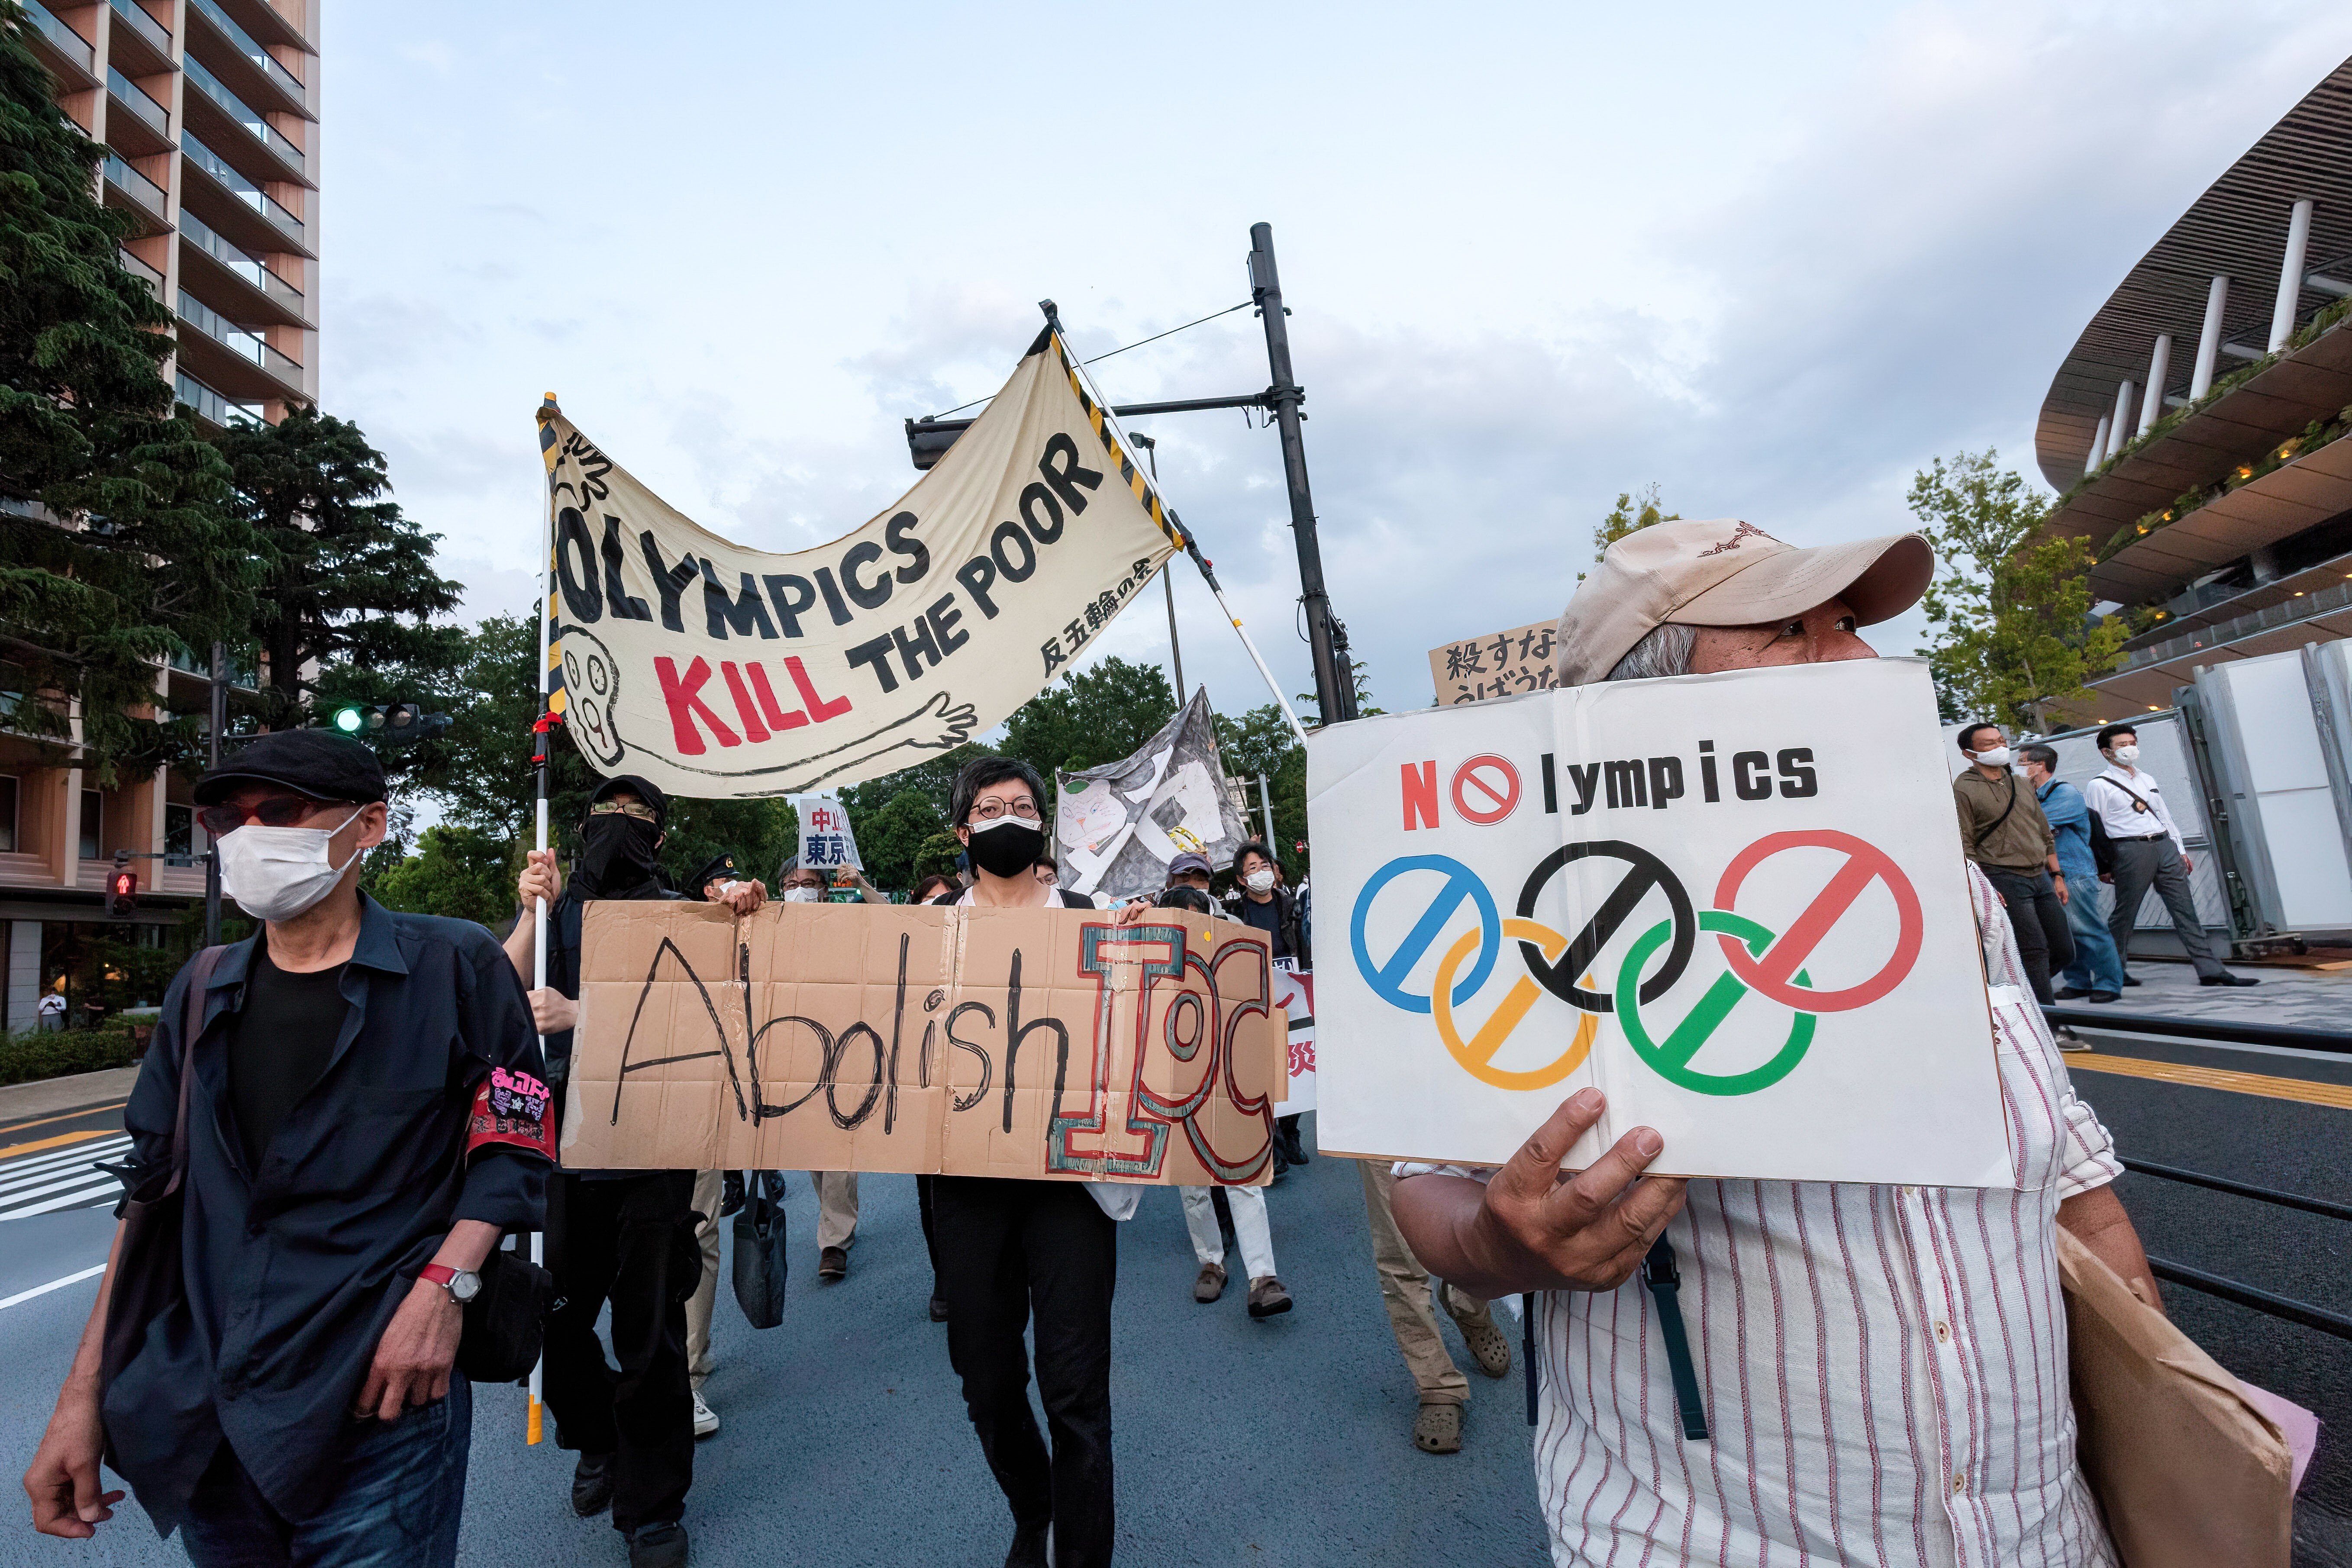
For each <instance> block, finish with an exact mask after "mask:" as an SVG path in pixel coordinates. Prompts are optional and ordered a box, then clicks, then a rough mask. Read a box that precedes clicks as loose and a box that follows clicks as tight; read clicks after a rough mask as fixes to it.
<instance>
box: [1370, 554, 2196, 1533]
mask: <svg viewBox="0 0 2352 1568" xmlns="http://www.w3.org/2000/svg"><path fill="white" fill-rule="evenodd" d="M1933 568H1934V560H1933V557H1932V556H1931V554H1930V552H1929V551H1928V549H1927V543H1926V542H1925V541H1923V540H1921V539H1920V538H1918V537H1917V536H1916V535H1915V534H1899V535H1895V536H1894V537H1892V538H1886V539H1874V540H1870V541H1867V542H1863V543H1859V544H1843V545H1828V546H1822V547H1819V548H1815V549H1811V550H1799V549H1795V548H1792V547H1791V546H1790V545H1787V544H1784V543H1782V542H1780V541H1779V540H1777V539H1774V538H1772V537H1770V536H1769V535H1768V534H1766V533H1764V532H1763V531H1761V530H1759V529H1758V528H1756V527H1755V526H1754V525H1752V524H1749V523H1745V522H1733V521H1724V522H1674V523H1660V524H1654V525H1653V526H1652V527H1650V528H1647V529H1644V530H1643V531H1641V532H1639V533H1636V534H1633V535H1632V536H1630V537H1628V538H1626V539H1622V540H1620V541H1619V542H1617V543H1616V544H1614V545H1612V546H1611V548H1610V550H1609V552H1608V554H1607V555H1606V556H1605V557H1604V558H1603V559H1602V561H1601V568H1600V570H1599V571H1597V572H1595V573H1593V574H1592V575H1591V577H1590V578H1589V579H1588V580H1587V581H1586V582H1585V583H1584V584H1583V585H1582V586H1581V587H1580V588H1579V589H1578V590H1577V594H1576V596H1575V598H1574V599H1572V600H1570V603H1569V606H1568V610H1567V613H1566V614H1565V615H1563V616H1561V617H1560V622H1559V648H1558V652H1557V660H1558V662H1557V665H1556V668H1559V670H1560V672H1561V679H1562V680H1563V681H1564V682H1565V683H1566V684H1569V685H1585V684H1591V683H1592V682H1595V681H1601V680H1624V679H1652V678H1656V677H1662V676H1676V675H1698V674H1713V673H1718V672H1722V671H1727V670H1738V669H1744V668H1757V667H1761V666H1767V665H1783V664H1810V663H1821V662H1826V661H1829V660H1833V659H1847V658H1875V657H1877V656H1876V654H1875V653H1874V651H1873V650H1872V649H1871V647H1870V646H1869V645H1868V644H1867V643H1865V642H1864V641H1863V640H1862V638H1861V637H1858V636H1856V635H1855V630H1856V628H1857V627H1859V626H1868V625H1871V624H1873V623H1875V622H1879V621H1884V620H1886V619H1888V618H1889V617H1891V616H1896V615H1899V614H1901V613H1902V612H1903V611H1904V610H1905V609H1906V608H1908V607H1909V606H1910V605H1911V604H1912V603H1913V601H1915V600H1916V598H1917V597H1918V596H1919V595H1920V593H1921V592H1922V591H1923V590H1924V589H1925V588H1926V586H1927V581H1928V576H1929V574H1930V573H1931V572H1932V570H1933ZM1717 689H1718V690H1719V691H1720V692H1721V693H1722V697H1723V700H1724V701H1725V703H1726V704H1727V705H1736V704H1737V703H1738V700H1739V683H1738V682H1737V681H1731V682H1725V683H1722V684H1720V685H1719V686H1718V687H1717ZM1923 721H1924V719H1923ZM1919 808H1920V809H1921V810H1922V811H1931V812H1941V811H1943V810H1945V809H1946V807H1945V805H1944V803H1943V802H1942V801H1941V800H1940V799H1937V800H1927V801H1921V802H1920V803H1919ZM1952 848H1953V853H1954V854H1955V855H1958V852H1959V848H1960V846H1959V843H1958V839H1957V837H1956V838H1955V840H1954V842H1953V846H1952ZM1969 889H1970V896H1971V901H1972V903H1973V906H1974V910H1975V913H1976V918H1977V923H1978V927H1979V931H1980V932H1981V934H1982V937H1983V947H1984V961H1985V965H1986V971H1987V973H1988V975H1989V976H1990V985H1991V987H1992V994H1991V995H1990V997H1989V1001H1990V1002H1992V1003H1995V1004H1997V1005H1995V1006H1993V1008H1992V1013H1993V1018H1994V1029H1995V1033H1996V1036H1997V1040H1996V1044H1997V1046H1998V1049H1997V1051H1996V1052H1995V1055H1996V1058H1997V1059H1998V1063H1999V1070H2000V1078H2001V1091H2002V1098H2003V1100H2004V1101H2005V1102H2006V1103H2007V1104H2008V1105H2009V1106H2010V1107H2011V1119H2010V1127H2011V1153H2012V1160H2013V1165H2014V1169H2013V1174H2014V1176H2015V1179H2016V1186H2015V1188H2014V1189H1985V1190H1982V1191H1977V1190H1969V1191H1957V1190H1955V1191H1946V1190H1943V1189H1938V1188H1927V1187H1885V1186H1864V1185H1858V1184H1845V1185H1837V1184H1828V1183H1808V1182H1749V1181H1706V1182H1692V1183H1689V1184H1685V1183H1683V1182H1680V1181H1677V1180H1674V1179H1672V1178H1668V1177H1663V1176H1645V1175H1643V1170H1644V1168H1645V1167H1647V1166H1648V1165H1649V1163H1650V1162H1651V1161H1652V1160H1654V1159H1655V1158H1656V1157H1657V1156H1658V1154H1659V1152H1661V1150H1662V1149H1663V1148H1664V1142H1663V1141H1662V1140H1661V1139H1660V1137H1659V1136H1658V1134H1657V1133H1656V1132H1655V1131H1653V1130H1652V1129H1649V1128H1646V1127H1637V1128H1635V1129H1633V1131H1630V1132H1628V1133H1627V1134H1626V1135H1625V1136H1624V1137H1623V1138H1622V1139H1620V1140H1618V1142H1617V1143H1616V1145H1615V1146H1614V1147H1613V1148H1612V1149H1611V1150H1610V1151H1609V1152H1607V1153H1605V1154H1604V1155H1603V1156H1602V1157H1601V1159H1600V1160H1599V1161H1597V1162H1596V1163H1594V1164H1593V1165H1592V1166H1591V1169H1589V1170H1586V1171H1585V1172H1583V1173H1580V1174H1579V1175H1577V1176H1576V1177H1574V1178H1573V1179H1572V1180H1570V1181H1566V1182H1561V1181H1559V1180H1558V1173H1559V1160H1560V1156H1561V1155H1562V1154H1563V1153H1564V1152H1566V1151H1567V1150H1568V1149H1569V1147H1570V1145H1571V1144H1572V1143H1573V1142H1574V1141H1575V1140H1576V1139H1577V1138H1578V1137H1579V1136H1580V1134H1581V1133H1583V1132H1584V1131H1585V1130H1586V1129H1588V1128H1590V1127H1591V1126H1592V1125H1593V1123H1594V1122H1595V1121H1598V1120H1599V1119H1600V1115H1601V1104H1602V1100H1601V1095H1600V1094H1599V1093H1598V1092H1597V1091H1595V1090H1592V1089H1585V1090H1582V1091H1580V1093H1579V1094H1577V1095H1576V1096H1574V1097H1573V1098H1571V1099H1570V1100H1568V1101H1567V1102H1565V1103H1564V1104H1562V1105H1561V1106H1560V1108H1559V1110H1558V1111H1556V1112H1555V1113H1554V1114H1553V1116H1552V1118H1551V1120H1550V1121H1549V1122H1547V1123H1546V1124H1545V1125H1544V1127H1543V1128H1542V1129H1541V1130H1540V1131H1538V1132H1537V1134H1536V1135H1535V1136H1534V1137H1532V1138H1530V1139H1528V1142H1527V1143H1526V1144H1525V1145H1524V1146H1523V1147H1522V1148H1521V1149H1520V1151H1519V1152H1518V1153H1517V1154H1516V1155H1514V1156H1513V1157H1512V1159H1511V1161H1510V1163H1508V1164H1507V1165H1505V1166H1503V1167H1501V1168H1500V1169H1498V1170H1496V1171H1492V1172H1466V1171H1461V1170H1458V1169H1455V1168H1453V1167H1446V1168H1444V1169H1433V1168H1432V1167H1429V1166H1426V1165H1401V1166H1399V1167H1397V1174H1398V1177H1399V1180H1398V1182H1397V1184H1396V1192H1395V1204H1396V1217H1397V1223H1398V1225H1399V1226H1400V1227H1401V1228H1402V1230H1403V1232H1404V1236H1405V1239H1406V1240H1407V1241H1408V1242H1410V1243H1411V1245H1412V1250H1413V1252H1414V1253H1415V1255H1416V1256H1418V1257H1419V1258H1421V1259H1422V1261H1423V1263H1425V1264H1426V1265H1427V1266H1428V1268H1429V1269H1430V1271H1431V1272H1432V1273H1434V1274H1437V1275H1441V1276H1443V1277H1444V1279H1447V1280H1448V1281H1450V1282H1452V1283H1454V1284H1456V1285H1458V1286H1460V1287H1461V1288H1463V1289H1466V1290H1469V1291H1472V1292H1475V1294H1477V1295H1480V1296H1486V1297H1501V1296H1508V1295H1515V1294H1517V1293H1520V1292H1523V1291H1538V1292H1541V1293H1542V1294H1541V1296H1540V1298H1539V1304H1538V1307H1537V1313H1538V1316H1537V1318H1536V1322H1535V1335H1536V1341H1537V1354H1538V1358H1539V1360H1540V1363H1541V1368H1542V1373H1543V1376H1542V1411H1541V1417H1542V1420H1541V1427H1540V1430H1539V1433H1538V1436H1537V1439H1536V1445H1535V1452H1536V1463H1537V1468H1538V1474H1537V1487H1538V1494H1539V1496H1540V1498H1541V1500H1542V1504H1543V1508H1544V1512H1545V1514H1546V1517H1547V1519H1548V1520H1549V1523H1550V1527H1551V1532H1552V1555H1553V1559H1554V1561H1556V1562H1559V1563H1601V1562H1619V1561H1622V1562H1636V1561H1640V1562H1648V1561H1653V1560H1656V1561H1666V1562H1676V1563H1683V1562H1697V1561H1706V1562H1709V1563H1714V1562H1726V1563H1761V1562H1766V1561H1778V1560H1779V1559H1780V1556H1782V1555H1787V1556H1788V1557H1789V1558H1790V1561H1807V1560H1810V1561H1811V1562H1813V1563H1821V1564H1824V1565H1827V1564H1862V1563H1872V1564H1881V1565H1897V1564H1899V1565H1901V1568H1926V1565H1927V1564H1931V1563H1932V1564H1954V1563H1959V1564H1969V1565H1978V1564H1981V1565H1984V1568H1992V1565H1995V1564H2002V1563H2026V1562H2032V1563H2053V1564H2061V1565H2065V1568H2107V1565H2110V1564H2112V1563H2115V1561H2116V1557H2115V1554H2114V1551H2113V1549H2112V1548H2111V1546H2110V1545H2109V1543H2108V1541H2107V1534H2106V1531H2105V1527H2104V1525H2103V1524H2102V1523H2101V1521H2100V1516H2099V1512H2098V1510H2097V1507H2096V1505H2095V1502H2094V1501H2093V1500H2092V1496H2091V1493H2090V1490H2089V1489H2088V1487H2087V1486H2086V1485H2085V1484H2084V1479H2083V1472H2082V1468H2081V1467H2080V1466H2079V1465H2078V1464H2077V1463H2076V1461H2075V1454H2074V1405H2073V1403H2072V1400H2071V1397H2070V1395H2069V1393H2068V1363H2067V1348H2066V1335H2067V1325H2066V1318H2065V1314H2064V1312H2063V1310H2062V1308H2061V1306H2060V1292H2059V1284H2058V1260H2057V1227H2058V1226H2063V1227H2064V1228H2065V1229H2066V1230H2067V1231H2068V1232H2069V1233H2070V1234H2072V1235H2073V1236H2074V1237H2076V1238H2077V1239H2079V1240H2081V1241H2082V1242H2083V1243H2084V1245H2086V1246H2087V1247H2090V1249H2091V1250H2092V1251H2094V1252H2095V1253H2096V1254H2097V1255H2098V1256H2099V1257H2100V1258H2101V1259H2102V1260H2103V1261H2105V1263H2106V1264H2107V1265H2108V1266H2109V1267H2110V1268H2113V1269H2114V1270H2115V1271H2116V1274H2118V1275H2120V1276H2121V1277H2122V1278H2123V1279H2126V1280H2127V1281H2130V1282H2131V1283H2132V1284H2133V1286H2134V1287H2135V1288H2136V1289H2138V1290H2140V1291H2142V1292H2144V1293H2145V1294H2146V1297H2147V1300H2150V1301H2155V1300H2157V1291H2156V1281H2155V1280H2154V1279H2151V1278H2150V1277H2149V1273H2148V1267H2147V1257H2146V1256H2145V1254H2143V1253H2142V1252H2141V1250H2140V1244H2139V1238H2138V1237H2137V1234H2135V1232H2134V1231H2133V1229H2132V1225H2131V1221H2130V1220H2129V1219H2128V1218H2127V1217H2126V1215H2125V1214H2124V1210H2123V1205H2121V1204H2120V1203H2119V1202H2117V1201H2116V1197H2115V1194H2114V1193H2113V1191H2112V1190H2111V1189H2110V1188H2109V1186H2108V1185H2107V1184H2108V1183H2110V1182H2112V1181H2113V1180H2114V1179H2115V1178H2116V1175H2117V1174H2118V1173H2120V1171H2121V1169H2122V1167H2121V1164H2120V1163H2119V1162H2118V1161H2117V1160H2116V1154H2115V1150H2114V1146H2113V1144H2112V1143H2111V1142H2110V1141H2109V1139H2108V1137H2107V1134H2106V1131H2105V1129H2104V1128H2102V1127H2101V1126H2100V1125H2099V1122H2098V1119H2097V1118H2096V1117H2095V1116H2094V1115H2093V1114H2092V1112H2091V1109H2090V1107H2088V1106H2086V1105H2084V1104H2083V1103H2082V1101H2080V1100H2077V1099H2075V1098H2074V1089H2073V1087H2072V1085H2071V1084H2070V1083H2069V1081H2068V1079H2067V1076H2066V1068H2065V1066H2064V1064H2063V1061H2062V1060H2061V1058H2060V1057H2059V1055H2058V1050H2057V1047H2056V1045H2055V1043H2054V1042H2053V1040H2052V1039H2051V1037H2050V1032H2049V1029H2048V1027H2047V1026H2046V1025H2044V1024H2043V1023H2042V1015H2041V1010H2040V1009H2039V1008H2038V1007H2035V1006H2033V1005H2031V998H2030V997H2029V996H2027V995H2026V994H2024V992H2023V991H2022V989H2021V987H2022V985H2023V980H2024V975H2023V970H2022V967H2021V963H2020V961H2019V958H2018V954H2017V945H2016V942H2015V939H2014V937H2013V936H2012V935H2011V930H2010V924H2009V918H2008V916H2007V914H2006V913H2005V912H2004V910H2003V909H2002V905H2001V900H2000V894H1998V893H1997V892H1995V891H1994V890H1993V889H1992V887H1991V885H1990V883H1988V882H1987V881H1986V880H1985V879H1984V878H1983V876H1982V875H1981V874H1980V873H1979V872H1977V871H1976V870H1975V869H1974V868H1970V870H1969ZM1788 1132H1789V1136H1790V1137H1791V1138H1802V1137H1804V1136H1805V1130H1804V1129H1803V1128H1802V1127H1801V1126H1791V1127H1790V1128H1789V1130H1788ZM1637 1269H1639V1270H1641V1271H1642V1275H1643V1278H1637V1277H1636V1270H1637ZM1653 1298H1654V1299H1653ZM1775 1548H1780V1549H1783V1550H1782V1551H1780V1552H1776V1551H1775Z"/></svg>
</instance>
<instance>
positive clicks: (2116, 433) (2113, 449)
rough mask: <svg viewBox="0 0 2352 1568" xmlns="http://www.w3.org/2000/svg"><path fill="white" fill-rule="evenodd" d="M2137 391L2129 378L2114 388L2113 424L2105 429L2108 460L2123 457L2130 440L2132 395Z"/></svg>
mask: <svg viewBox="0 0 2352 1568" xmlns="http://www.w3.org/2000/svg"><path fill="white" fill-rule="evenodd" d="M2138 390H2139V388H2137V387H2136V386H2134V385H2133V384H2131V380H2130V378H2129V377H2126V378H2125V380H2124V382H2123V384H2121V385H2119V386H2117V387H2116V412H2115V416H2114V417H2115V423H2114V424H2113V425H2111V426H2108V429H2107V457H2108V458H2109V459H2110V460H2112V459H2114V458H2119V457H2121V456H2123V450H2124V446H2125V444H2126V442H2128V441H2129V440H2130V439H2131V427H2132V426H2131V416H2132V406H2131V405H2132V394H2133V393H2135V392H2137V391H2138Z"/></svg>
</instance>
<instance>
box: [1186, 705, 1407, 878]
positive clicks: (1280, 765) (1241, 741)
mask: <svg viewBox="0 0 2352 1568" xmlns="http://www.w3.org/2000/svg"><path fill="white" fill-rule="evenodd" d="M1360 668H1361V667H1359V669H1360ZM1369 697H1370V693H1369V692H1367V691H1365V690H1364V689H1362V687H1361V685H1360V684H1359V686H1358V688H1357V698H1358V700H1360V701H1361V700H1366V699H1368V698H1369ZM1371 711H1374V712H1377V711H1379V710H1377V709H1374V710H1371ZM1217 760H1218V762H1219V763H1221V764H1222V765H1223V768H1224V770H1225V776H1226V777H1227V778H1230V779H1241V780H1246V779H1254V778H1261V777H1262V778H1264V779H1265V781H1266V795H1267V796H1268V797H1270V799H1271V800H1272V802H1273V805H1274V841H1273V843H1272V844H1271V845H1270V846H1269V847H1271V848H1272V849H1273V850H1274V852H1275V858H1276V859H1277V860H1279V861H1281V862H1282V870H1283V875H1284V876H1285V877H1286V878H1287V879H1289V882H1290V885H1291V886H1292V887H1294V888H1295V887H1297V885H1298V884H1299V882H1300V881H1301V880H1302V879H1305V877H1306V875H1307V854H1306V852H1305V851H1303V850H1301V849H1299V848H1297V845H1299V844H1302V843H1304V842H1305V841H1306V838H1307V752H1306V750H1305V748H1303V747H1301V746H1300V745H1299V743H1298V737H1297V735H1295V734H1293V733H1292V732H1291V729H1290V721H1288V720H1287V719H1285V718H1284V717H1283V716H1282V710H1281V709H1279V708H1277V707H1276V706H1275V705H1274V704H1273V703H1271V702H1268V703H1266V704H1265V705H1264V706H1263V707H1258V708H1253V709H1251V710H1249V711H1248V712H1246V713H1244V714H1243V715H1242V716H1241V717H1240V718H1238V719H1229V718H1227V717H1226V716H1225V715H1223V714H1222V713H1220V714H1218V715H1217ZM1243 795H1244V805H1245V806H1246V807H1247V809H1246V810H1245V811H1244V813H1243V819H1244V832H1245V836H1246V837H1251V838H1256V837H1262V836H1264V834H1265V817H1264V816H1263V815H1262V814H1261V813H1260V811H1259V809H1258V793H1257V790H1256V788H1255V786H1253V785H1249V784H1244V785H1243Z"/></svg>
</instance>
